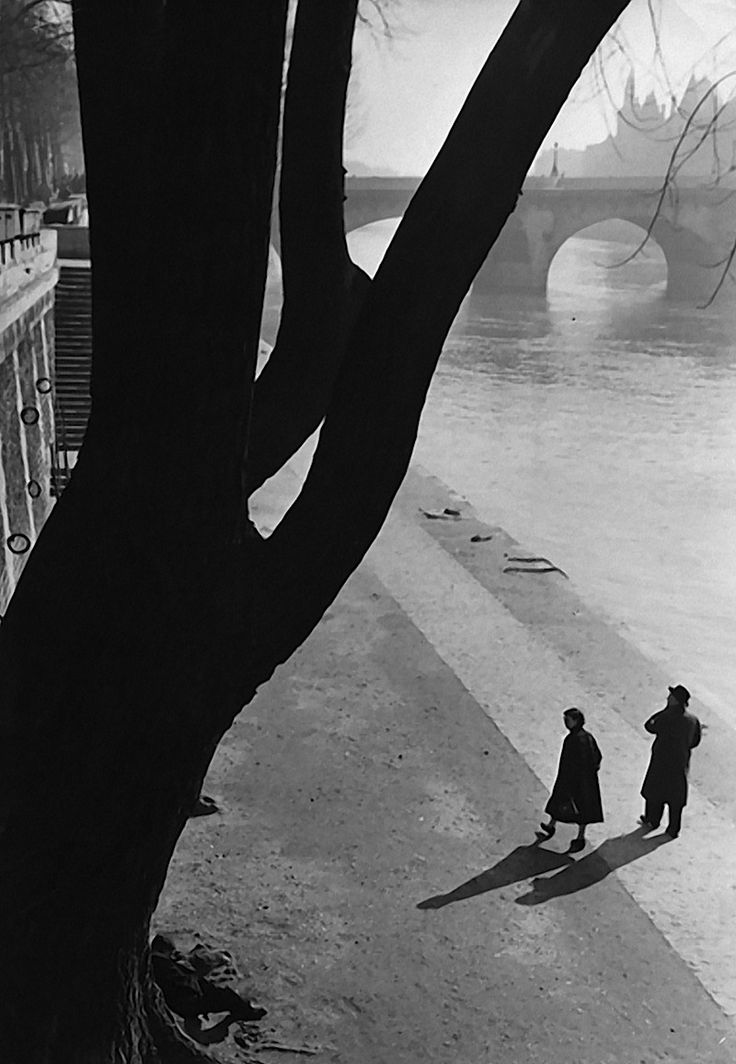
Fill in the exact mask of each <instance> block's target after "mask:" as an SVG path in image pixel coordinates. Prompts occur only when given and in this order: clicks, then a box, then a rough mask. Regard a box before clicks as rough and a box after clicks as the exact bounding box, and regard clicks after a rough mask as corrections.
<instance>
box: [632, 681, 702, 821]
mask: <svg viewBox="0 0 736 1064" xmlns="http://www.w3.org/2000/svg"><path fill="white" fill-rule="evenodd" d="M669 692H670V693H669V697H668V698H667V705H666V706H665V708H664V709H661V710H660V711H659V713H655V714H654V716H652V717H650V718H649V720H648V721H647V722H646V723H645V725H644V727H645V728H646V730H647V731H648V732H651V733H652V735H654V736H655V739H654V743H653V745H652V753H651V757H650V759H649V768H648V769H647V774H646V776H645V777H644V783H643V784H642V788H641V794H642V797H643V799H644V802H645V808H644V815H643V816H641V817H639V820H640V822H641V823H642V824H643V825H644V827H646V828H656V827H659V824H660V821H661V819H662V814H663V813H664V807H665V805H666V806H667V809H668V813H669V822H668V824H667V834H668V835H669V836H671V838H673V839H676V838H677V836H678V835H679V834H680V826H681V821H682V810H683V808H684V806H685V803H686V802H687V777H688V771H689V768H690V751H691V750H692V749H693V748H694V747H696V746H697V745H698V743H699V742H700V737H701V727H700V721H699V720H698V718H697V717H696V716H694V714H692V713H688V711H687V705H688V702H689V701H690V692H689V691H688V690H687V688H686V687H683V686H682V684H678V685H677V686H676V687H670V688H669Z"/></svg>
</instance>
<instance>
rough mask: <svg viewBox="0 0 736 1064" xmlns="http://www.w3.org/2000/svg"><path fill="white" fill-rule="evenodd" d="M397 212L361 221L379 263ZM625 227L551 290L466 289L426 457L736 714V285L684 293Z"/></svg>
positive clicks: (573, 258) (564, 257)
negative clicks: (670, 284)
mask: <svg viewBox="0 0 736 1064" xmlns="http://www.w3.org/2000/svg"><path fill="white" fill-rule="evenodd" d="M395 225H396V223H395V222H388V223H385V222H382V223H376V224H375V225H373V226H370V227H367V228H366V229H364V230H361V231H359V232H358V233H355V234H351V237H350V241H349V242H350V246H351V251H352V253H353V256H354V258H355V259H356V261H359V262H360V263H361V265H364V267H365V268H366V269H368V270H369V272H373V270H374V269H375V266H376V265H377V263H378V261H379V260H380V257H381V255H382V253H383V250H384V248H385V247H386V245H387V243H388V241H389V239H390V237H391V235H392V233H393V230H394V228H395ZM616 236H617V237H618V239H617V240H615V241H611V240H605V239H581V238H575V239H572V240H570V241H568V242H567V244H565V245H564V247H563V248H562V249H561V250H560V252H559V253H558V255H557V257H556V258H555V261H554V263H553V265H552V270H551V272H550V287H549V291H548V294H547V297H546V298H545V297H532V296H528V297H527V296H516V295H514V296H507V295H499V296H495V297H493V298H492V299H491V300H489V301H487V302H485V303H482V304H474V303H472V302H471V301H470V300H466V302H465V303H464V305H463V308H462V309H461V312H460V314H459V315H458V319H457V320H456V322H455V324H454V326H453V328H452V330H451V333H450V335H449V337H448V339H447V342H446V344H445V347H444V351H443V354H442V358H441V360H440V365H439V368H438V371H437V374H436V376H435V379H434V382H433V384H432V388H431V391H430V395H429V399H428V403H427V407H426V411H425V414H424V417H423V419H422V424H421V430H420V436H419V440H418V442H417V447H416V451H415V459H416V460H417V461H418V462H419V463H420V464H421V465H422V466H423V467H424V468H425V469H427V470H428V471H429V472H431V473H434V474H436V475H437V476H439V477H440V478H441V479H442V480H443V481H444V482H445V483H446V484H448V485H450V486H451V487H452V488H453V489H454V490H455V491H456V492H458V493H459V494H460V495H462V496H464V497H465V498H467V499H468V500H469V501H470V502H471V503H472V505H473V507H474V508H475V510H476V511H477V513H478V515H479V516H480V517H481V518H482V519H484V520H485V521H487V522H489V523H497V524H500V525H502V526H503V527H504V528H505V529H506V530H507V531H508V532H509V533H511V535H512V536H514V537H515V538H516V539H517V540H518V541H519V542H520V543H521V544H522V545H523V546H524V547H526V548H528V549H530V550H531V551H532V552H533V553H535V554H536V553H539V554H542V555H545V556H546V557H548V558H550V559H551V560H552V561H553V562H554V563H555V564H556V565H558V566H560V567H561V568H562V569H564V570H565V571H566V572H567V573H568V574H569V576H570V579H571V581H572V582H573V584H574V586H575V588H576V590H577V591H578V593H579V594H580V595H581V597H582V598H584V599H585V600H586V601H587V602H588V603H589V604H590V605H592V606H593V607H594V608H596V609H597V610H598V611H599V612H601V613H603V614H604V615H606V616H607V617H608V619H609V620H610V621H612V622H613V623H614V624H615V625H616V626H617V627H618V628H619V629H620V630H622V631H623V633H624V634H625V635H626V636H627V638H629V639H630V640H631V641H633V642H634V643H636V644H637V645H638V646H639V647H640V648H641V649H642V650H643V651H644V652H645V653H646V654H648V655H649V656H650V657H651V658H653V659H655V660H657V661H658V662H660V663H661V664H663V665H664V666H666V667H667V668H668V669H669V671H670V675H671V676H672V682H673V683H684V684H685V685H686V686H687V687H689V688H690V689H691V691H692V692H693V694H694V695H696V696H697V697H699V698H701V699H703V700H704V701H706V702H708V703H709V704H710V705H711V706H712V707H713V708H714V709H715V710H716V711H718V712H719V713H721V714H722V715H723V716H724V717H725V718H726V719H727V720H729V721H730V723H731V724H732V726H734V727H736V564H735V561H736V419H735V415H736V307H734V308H731V303H734V304H736V299H734V298H733V296H730V295H729V296H727V297H724V298H723V299H721V300H720V301H719V302H718V303H717V304H716V305H715V306H714V307H713V308H711V309H709V310H698V309H697V308H696V307H695V306H694V305H688V304H685V303H671V302H668V301H667V300H666V298H665V295H664V284H665V276H666V266H665V264H664V259H663V257H662V255H661V252H659V249H658V248H653V249H647V251H646V253H645V254H644V255H640V256H639V257H638V258H636V259H635V260H634V261H632V262H630V263H629V264H627V265H625V266H618V265H617V264H618V263H620V262H621V260H622V259H623V258H625V257H626V253H627V251H628V250H631V249H633V247H634V246H635V244H634V242H633V240H632V242H630V243H628V244H627V243H626V242H625V240H626V238H625V235H624V241H623V242H622V240H621V233H620V232H617V233H616ZM632 236H633V237H634V240H635V234H632ZM731 287H732V286H731Z"/></svg>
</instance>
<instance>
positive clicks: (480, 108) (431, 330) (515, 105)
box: [256, 0, 626, 676]
mask: <svg viewBox="0 0 736 1064" xmlns="http://www.w3.org/2000/svg"><path fill="white" fill-rule="evenodd" d="M625 7H626V0H596V2H595V3H594V4H591V3H590V2H589V0H556V2H553V3H549V2H547V0H521V3H520V4H519V5H518V7H517V9H516V12H515V13H514V15H513V17H512V18H511V20H510V22H509V24H508V26H507V27H506V30H505V31H504V33H503V35H502V37H501V39H500V40H499V41H498V43H497V45H496V47H495V48H494V50H493V52H492V54H491V56H490V58H489V59H488V61H487V63H486V64H485V66H484V68H483V70H482V71H481V73H480V75H479V76H478V79H477V80H476V83H475V85H474V86H473V88H472V90H471V92H470V94H469V96H468V98H467V100H466V102H465V105H464V106H463V108H462V110H461V112H460V115H459V116H458V118H457V120H456V122H455V124H454V126H453V128H452V129H451V131H450V133H449V135H448V137H447V140H446V141H445V144H444V145H443V147H442V149H441V151H440V153H439V155H438V156H437V158H436V160H435V162H434V164H433V165H432V167H431V169H430V171H429V173H428V175H427V177H426V178H425V180H424V181H423V182H422V185H421V186H420V188H419V189H418V190H417V193H416V194H415V196H414V198H413V200H412V202H411V203H410V205H409V208H408V210H407V212H406V214H405V215H404V218H403V220H402V222H401V225H400V226H399V229H398V230H397V233H396V235H395V237H394V239H393V241H392V243H391V245H390V247H389V249H388V251H387V253H386V256H385V257H384V260H383V262H382V264H381V266H380V268H379V270H378V273H377V274H376V276H375V278H374V280H373V285H372V287H371V290H370V292H369V295H368V297H367V299H366V302H365V304H364V306H363V309H362V311H361V314H360V316H359V319H358V322H357V323H356V326H355V328H354V330H353V332H352V335H351V342H350V350H349V351H348V355H347V357H346V359H345V360H344V364H343V369H342V372H341V374H340V377H339V380H338V383H337V386H336V389H335V393H334V395H333V399H332V402H331V404H330V408H329V411H328V414H327V417H326V419H325V423H324V426H323V428H322V431H321V434H320V442H319V446H318V448H317V451H316V453H315V456H314V459H313V462H312V467H311V469H310V473H309V476H308V477H307V480H306V483H305V485H304V487H303V489H302V492H301V494H300V496H299V497H298V499H297V500H296V502H295V503H294V505H293V506H292V507H291V509H290V510H289V511H288V513H287V514H286V516H285V517H284V519H283V520H282V522H281V523H280V524H279V526H278V527H277V528H276V530H275V531H274V533H273V534H272V535H271V537H270V539H269V540H267V541H266V543H265V545H264V549H263V555H264V572H263V576H262V578H261V580H260V581H259V588H258V589H257V590H258V593H259V598H258V613H257V616H256V631H257V632H258V639H259V642H258V654H259V666H260V668H261V669H262V672H263V675H264V676H266V675H268V674H270V671H271V670H272V668H273V667H274V665H275V664H276V663H278V662H280V661H283V660H285V659H286V658H287V657H288V656H289V654H290V653H291V652H292V651H293V650H294V648H295V647H296V646H298V645H299V644H300V643H301V642H302V640H303V639H304V638H305V637H306V635H307V634H308V633H309V631H311V629H312V628H313V627H314V625H315V624H316V622H317V620H318V619H319V617H320V616H321V614H322V612H323V611H324V610H325V609H326V607H327V606H328V605H329V603H330V602H331V601H332V599H333V598H334V596H335V594H336V593H337V591H338V590H339V588H340V587H341V585H342V584H343V582H344V581H345V580H346V578H347V577H348V575H349V574H350V573H351V572H352V571H353V569H354V568H355V566H356V565H357V564H358V563H359V561H360V559H361V558H362V557H363V555H364V553H365V551H366V550H367V549H368V547H369V546H370V544H371V542H372V541H373V539H374V538H375V536H376V534H377V533H378V530H379V529H380V527H381V524H382V523H383V521H384V519H385V517H386V514H387V512H388V509H389V507H390V504H391V501H392V499H393V497H394V494H395V493H396V491H397V489H398V487H399V485H400V483H401V480H402V479H403V476H404V474H405V472H406V468H407V466H408V463H409V459H410V456H411V452H412V449H413V446H414V441H415V438H416V432H417V427H418V422H419V417H420V414H421V410H422V406H423V403H424V398H425V395H426V391H427V388H428V386H429V383H430V380H431V377H432V373H433V371H434V368H435V365H436V362H437V359H438V357H439V355H440V352H441V349H442V344H443V341H444V338H445V336H446V334H447V331H448V329H449V327H450V325H451V324H452V321H453V319H454V317H455V314H456V313H457V310H458V308H459V306H460V303H461V301H462V299H463V297H464V295H465V293H466V292H467V290H468V288H469V286H470V284H471V282H472V279H473V277H474V275H475V273H476V272H477V270H478V269H479V267H480V265H481V264H482V262H483V260H484V259H485V257H486V255H487V254H488V251H489V249H490V247H491V246H492V244H493V242H494V241H495V239H496V237H497V236H498V234H499V232H500V231H501V229H502V228H503V225H504V223H505V222H506V219H507V217H508V215H509V213H510V212H511V211H512V210H513V208H514V205H515V202H516V199H517V197H518V195H519V194H520V191H521V185H522V182H523V180H524V176H525V175H526V173H527V170H528V168H529V165H530V164H531V162H532V160H533V158H534V156H535V154H536V152H537V150H538V148H539V145H540V144H541V142H542V140H543V138H544V136H545V135H546V133H547V131H548V130H549V127H550V126H551V124H552V122H553V120H554V118H555V116H556V115H557V112H558V111H559V109H560V107H561V106H562V104H563V103H564V101H565V99H566V98H567V96H568V94H569V92H570V91H571V89H572V87H573V85H574V84H575V82H576V80H577V78H578V76H579V74H580V72H581V69H582V67H583V66H584V64H585V63H586V62H587V61H588V59H589V58H590V56H591V54H592V52H593V51H594V49H595V48H596V46H597V45H598V44H599V42H600V40H601V38H602V37H603V36H604V34H605V33H606V32H607V31H608V29H609V28H610V26H611V24H612V23H613V21H614V20H615V19H616V18H617V17H618V16H619V15H620V13H621V12H622V11H623V9H624V8H625ZM512 90H513V91H512ZM325 515H329V516H328V518H327V520H325Z"/></svg>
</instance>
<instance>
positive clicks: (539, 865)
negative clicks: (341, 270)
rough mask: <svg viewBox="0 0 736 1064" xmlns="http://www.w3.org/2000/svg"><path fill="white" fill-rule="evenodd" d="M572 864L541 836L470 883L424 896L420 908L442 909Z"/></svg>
mask: <svg viewBox="0 0 736 1064" xmlns="http://www.w3.org/2000/svg"><path fill="white" fill-rule="evenodd" d="M570 864H574V861H573V859H572V857H570V856H569V854H566V853H556V852H555V851H554V850H546V849H544V848H543V847H541V846H540V843H539V840H538V841H537V842H533V843H531V845H529V846H517V847H516V849H515V850H512V852H511V853H510V854H509V855H508V856H507V857H504V858H502V859H501V860H500V861H499V862H498V864H495V865H494V866H493V867H492V868H487V869H486V871H485V872H481V873H480V874H479V875H477V876H473V878H472V879H469V880H468V881H467V883H462V884H461V885H460V886H459V887H455V889H454V890H451V891H450V892H449V894H435V895H434V896H433V897H431V898H425V900H424V901H420V902H419V904H418V905H417V909H441V908H442V907H443V906H444V905H451V904H452V903H453V902H454V901H462V900H463V899H464V898H472V897H474V896H475V895H476V894H485V892H486V891H487V890H498V889H499V887H508V886H509V885H510V884H511V883H518V882H519V881H520V880H523V879H530V878H531V877H532V876H534V875H539V874H540V873H542V872H551V871H553V870H554V869H555V868H562V869H566V868H567V866H568V865H570Z"/></svg>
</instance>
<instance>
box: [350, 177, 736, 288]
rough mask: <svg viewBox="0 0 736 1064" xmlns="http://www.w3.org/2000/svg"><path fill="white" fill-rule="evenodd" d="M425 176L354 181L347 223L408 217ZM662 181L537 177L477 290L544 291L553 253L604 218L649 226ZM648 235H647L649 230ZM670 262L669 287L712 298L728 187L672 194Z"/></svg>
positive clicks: (658, 232) (729, 228) (728, 239)
mask: <svg viewBox="0 0 736 1064" xmlns="http://www.w3.org/2000/svg"><path fill="white" fill-rule="evenodd" d="M419 181H420V179H419V178H408V177H407V178H380V177H365V178H348V181H347V187H346V194H347V199H346V202H345V227H346V230H347V231H348V232H352V231H353V230H355V229H360V228H361V227H362V226H364V225H368V224H370V223H371V222H376V221H380V220H382V219H385V218H396V217H400V216H401V215H402V214H403V213H404V211H405V209H406V207H407V205H408V203H409V200H410V199H411V197H412V195H413V193H414V190H415V189H416V188H417V186H418V185H419ZM654 184H655V180H654V179H651V178H649V179H641V178H632V179H630V180H629V181H620V182H616V181H614V180H605V179H602V180H600V181H594V182H585V181H570V182H569V183H567V182H566V183H565V184H563V185H562V186H561V187H556V188H549V187H543V183H541V182H538V181H537V182H535V181H534V179H531V180H530V181H529V182H527V184H525V186H524V190H523V195H522V196H521V197H520V198H519V201H518V203H517V206H516V210H515V211H514V213H513V214H512V215H511V217H510V218H509V220H508V222H507V223H506V225H505V227H504V229H503V231H502V232H501V235H500V236H499V238H498V240H497V241H496V243H495V245H494V247H493V248H492V249H491V251H490V254H489V255H488V258H487V259H486V261H485V263H484V265H483V266H482V267H481V269H480V271H479V273H478V275H477V277H476V279H475V282H474V284H473V292H474V293H475V294H476V295H478V294H481V293H485V292H492V291H498V290H499V289H501V290H516V291H527V292H539V293H544V292H545V291H546V288H547V275H548V273H549V268H550V265H551V263H552V260H553V258H554V257H555V255H556V253H557V252H558V251H559V249H560V248H561V247H562V245H563V244H564V243H565V241H566V240H569V238H570V237H572V236H574V235H575V234H576V233H578V232H580V230H582V229H586V228H587V227H588V226H589V225H593V224H594V223H596V222H604V221H609V220H611V219H614V218H616V219H623V220H624V221H626V222H633V223H634V224H635V225H638V226H640V227H641V228H642V229H644V230H646V229H647V228H648V227H649V225H650V223H651V220H652V218H653V216H654V214H655V212H656V207H657V203H658V200H659V190H658V189H657V188H656V187H653V186H654ZM642 236H643V234H642ZM652 236H653V238H654V240H655V241H656V242H657V243H658V244H659V246H660V247H661V249H662V251H663V253H664V256H665V259H666V261H667V292H668V295H670V296H672V297H673V298H687V299H694V300H697V301H700V300H701V299H703V298H704V297H707V296H709V295H710V294H711V293H712V291H713V289H714V287H715V285H716V283H717V281H718V278H719V277H720V270H721V268H722V264H723V262H724V260H725V258H726V256H727V255H728V253H729V250H730V248H731V244H732V242H733V241H734V239H736V202H734V201H733V199H732V198H731V190H730V189H727V188H713V187H691V188H683V189H680V190H679V191H678V192H677V194H676V196H675V197H671V196H669V195H668V196H667V197H666V198H665V202H664V203H663V205H662V207H661V209H660V211H659V214H658V216H657V219H656V221H655V223H654V227H653V230H652Z"/></svg>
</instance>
